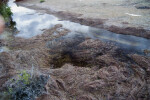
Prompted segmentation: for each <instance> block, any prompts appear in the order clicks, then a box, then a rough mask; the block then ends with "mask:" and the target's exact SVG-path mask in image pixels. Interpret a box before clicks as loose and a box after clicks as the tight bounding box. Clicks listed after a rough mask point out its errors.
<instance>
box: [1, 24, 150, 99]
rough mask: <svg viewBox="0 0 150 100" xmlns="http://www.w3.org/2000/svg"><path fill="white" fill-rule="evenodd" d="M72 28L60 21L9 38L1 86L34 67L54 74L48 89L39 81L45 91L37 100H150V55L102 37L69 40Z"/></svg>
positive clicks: (47, 84) (37, 70)
mask: <svg viewBox="0 0 150 100" xmlns="http://www.w3.org/2000/svg"><path fill="white" fill-rule="evenodd" d="M59 28H61V30H59ZM56 32H57V33H58V35H56V34H55V33H56ZM68 32H69V30H67V29H62V26H61V25H56V26H55V27H53V28H51V29H49V30H46V31H45V32H44V33H43V34H41V35H38V36H35V37H33V38H30V39H23V38H17V37H16V38H14V40H11V41H6V44H7V45H8V47H9V48H10V51H8V52H2V53H1V54H0V90H1V91H5V90H7V88H8V87H7V86H9V85H10V84H9V82H10V80H12V79H13V78H14V79H16V80H17V78H16V77H17V75H18V71H21V70H26V71H27V72H29V73H33V72H32V70H33V69H34V73H35V76H37V77H39V75H45V76H49V75H50V78H49V80H47V81H46V83H44V84H43V85H44V87H43V85H42V87H41V85H40V86H39V85H38V86H39V89H40V88H41V89H42V90H43V89H44V92H40V95H37V94H34V93H33V94H34V96H37V97H36V99H37V100H49V99H52V100H61V99H64V100H73V99H77V100H99V99H108V100H124V99H129V100H137V99H139V100H143V99H145V100H147V99H150V98H149V97H150V92H149V91H150V75H149V71H150V57H145V56H141V55H137V54H128V53H127V52H124V51H122V50H120V49H119V48H118V47H116V46H114V45H113V44H111V43H104V42H102V41H100V40H94V39H90V38H82V37H78V36H77V37H74V38H69V39H65V35H66V34H67V33H68ZM40 82H44V81H40ZM29 86H30V85H29ZM31 86H36V85H32V84H31ZM21 88H22V87H21ZM21 88H19V89H21ZM32 88H33V87H32ZM27 89H28V88H27ZM27 91H29V92H28V93H29V94H30V93H31V94H32V92H31V91H30V88H29V89H28V90H27ZM35 91H37V90H35ZM21 93H23V94H24V93H25V92H20V94H19V95H21ZM38 93H39V92H38ZM26 95H28V94H26ZM26 95H25V96H26ZM15 96H16V95H15ZM0 97H1V96H0ZM34 98H35V97H34Z"/></svg>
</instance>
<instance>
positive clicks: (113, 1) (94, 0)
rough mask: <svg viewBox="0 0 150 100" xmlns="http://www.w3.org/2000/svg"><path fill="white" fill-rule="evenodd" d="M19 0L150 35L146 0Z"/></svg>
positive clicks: (107, 26) (89, 21)
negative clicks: (40, 0) (43, 0)
mask: <svg viewBox="0 0 150 100" xmlns="http://www.w3.org/2000/svg"><path fill="white" fill-rule="evenodd" d="M20 4H21V5H24V6H27V7H30V8H34V9H36V10H39V11H44V10H46V11H47V12H48V13H52V14H54V15H57V16H59V17H61V18H63V19H67V20H71V21H74V22H78V23H81V24H84V25H89V26H94V27H99V28H105V29H107V30H110V31H112V32H116V33H119V34H128V35H135V36H140V37H145V38H150V26H149V24H150V17H149V16H150V10H149V8H150V2H149V1H147V0H45V2H44V3H40V2H39V1H38V0H23V2H22V3H20ZM56 12H57V13H56Z"/></svg>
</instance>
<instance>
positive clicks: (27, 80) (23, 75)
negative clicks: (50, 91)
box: [18, 70, 31, 84]
mask: <svg viewBox="0 0 150 100" xmlns="http://www.w3.org/2000/svg"><path fill="white" fill-rule="evenodd" d="M18 77H19V80H20V81H23V82H24V84H29V83H30V78H31V75H30V74H28V73H27V72H26V71H25V70H23V71H22V72H21V73H20V75H18ZM19 80H18V81H19Z"/></svg>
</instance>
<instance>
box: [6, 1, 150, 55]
mask: <svg viewBox="0 0 150 100" xmlns="http://www.w3.org/2000/svg"><path fill="white" fill-rule="evenodd" d="M8 5H9V6H10V7H11V10H12V12H13V16H12V18H13V21H15V22H16V28H17V31H16V34H15V36H16V37H23V38H31V37H33V36H36V35H38V34H42V33H43V30H44V29H49V28H51V27H53V26H54V25H56V24H62V25H63V27H64V28H67V29H70V30H71V32H70V33H69V34H68V35H67V36H65V39H67V38H71V37H75V36H77V35H78V36H81V37H85V38H86V37H90V38H93V39H99V40H102V41H105V42H112V43H114V44H115V45H117V46H119V47H120V48H121V49H124V50H127V51H130V52H131V53H139V54H143V50H145V49H150V40H149V39H145V38H141V37H136V36H131V35H121V34H116V33H113V32H110V31H107V30H104V29H98V28H93V27H89V26H85V25H80V24H78V23H74V22H70V21H60V19H58V18H57V17H55V16H53V15H49V14H45V13H39V12H37V11H35V10H31V9H28V8H25V7H21V6H17V5H16V4H15V3H14V2H13V0H10V1H9V3H8Z"/></svg>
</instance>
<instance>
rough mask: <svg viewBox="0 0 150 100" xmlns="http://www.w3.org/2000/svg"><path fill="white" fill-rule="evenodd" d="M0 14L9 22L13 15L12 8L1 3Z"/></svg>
mask: <svg viewBox="0 0 150 100" xmlns="http://www.w3.org/2000/svg"><path fill="white" fill-rule="evenodd" d="M0 14H1V15H2V16H3V17H4V19H5V21H6V22H8V21H9V20H10V17H11V15H12V12H11V9H10V7H8V6H7V4H5V3H0Z"/></svg>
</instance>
